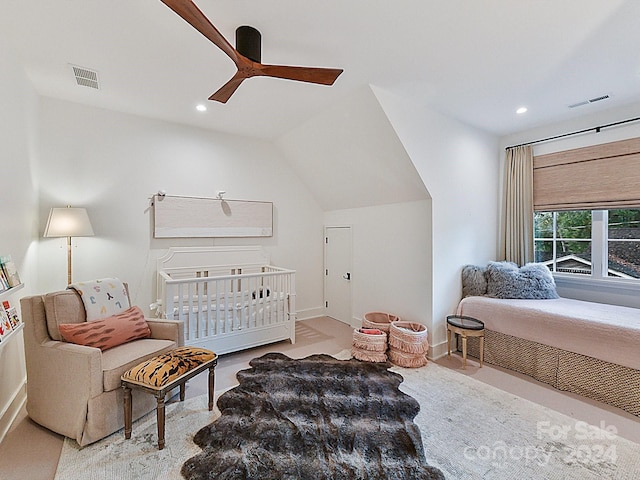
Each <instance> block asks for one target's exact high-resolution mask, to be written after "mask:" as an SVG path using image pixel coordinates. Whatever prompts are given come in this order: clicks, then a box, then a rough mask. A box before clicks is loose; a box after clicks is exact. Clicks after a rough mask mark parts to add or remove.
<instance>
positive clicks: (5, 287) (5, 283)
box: [0, 267, 9, 292]
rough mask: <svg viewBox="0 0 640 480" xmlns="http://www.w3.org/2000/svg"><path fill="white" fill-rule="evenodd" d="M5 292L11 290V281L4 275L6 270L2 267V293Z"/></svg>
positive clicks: (0, 289)
mask: <svg viewBox="0 0 640 480" xmlns="http://www.w3.org/2000/svg"><path fill="white" fill-rule="evenodd" d="M5 290H9V280H8V279H7V275H6V274H5V273H4V268H1V267H0V292H4V291H5Z"/></svg>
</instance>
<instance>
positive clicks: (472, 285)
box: [462, 265, 487, 298]
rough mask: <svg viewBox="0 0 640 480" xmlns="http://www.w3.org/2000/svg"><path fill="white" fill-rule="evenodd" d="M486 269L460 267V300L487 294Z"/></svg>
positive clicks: (471, 266)
mask: <svg viewBox="0 0 640 480" xmlns="http://www.w3.org/2000/svg"><path fill="white" fill-rule="evenodd" d="M486 272H487V268H486V267H479V266H477V265H465V266H464V267H462V298H464V297H470V296H482V295H486V294H487V277H486Z"/></svg>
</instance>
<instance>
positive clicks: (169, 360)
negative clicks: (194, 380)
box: [122, 347, 216, 387]
mask: <svg viewBox="0 0 640 480" xmlns="http://www.w3.org/2000/svg"><path fill="white" fill-rule="evenodd" d="M214 358H216V354H215V353H213V352H212V351H211V350H207V349H204V348H196V347H179V348H176V349H174V350H171V351H170V352H167V353H163V354H162V355H158V356H157V357H154V358H152V359H150V360H147V361H146V362H142V363H140V364H138V365H136V366H135V367H133V368H131V369H130V370H128V371H126V372H125V373H124V375H122V379H123V380H129V381H134V382H136V383H140V384H143V385H148V386H151V387H163V386H165V385H167V384H169V383H171V382H172V381H174V380H175V379H176V378H178V377H180V376H182V375H184V374H185V373H187V372H190V371H191V370H193V369H194V368H196V367H198V366H200V365H202V364H203V363H205V362H208V361H209V360H212V359H214Z"/></svg>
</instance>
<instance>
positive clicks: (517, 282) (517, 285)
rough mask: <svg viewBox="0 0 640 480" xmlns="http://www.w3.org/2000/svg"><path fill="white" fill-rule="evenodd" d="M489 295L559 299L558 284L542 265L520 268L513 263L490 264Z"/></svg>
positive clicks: (534, 264) (529, 264)
mask: <svg viewBox="0 0 640 480" xmlns="http://www.w3.org/2000/svg"><path fill="white" fill-rule="evenodd" d="M487 295H488V296H490V297H495V298H519V299H550V298H559V296H558V292H557V291H556V282H555V281H554V280H553V276H552V275H551V272H550V271H549V269H548V268H547V267H546V266H545V265H544V264H542V263H527V264H526V265H524V266H523V267H521V268H518V266H517V265H516V264H515V263H511V262H489V265H487Z"/></svg>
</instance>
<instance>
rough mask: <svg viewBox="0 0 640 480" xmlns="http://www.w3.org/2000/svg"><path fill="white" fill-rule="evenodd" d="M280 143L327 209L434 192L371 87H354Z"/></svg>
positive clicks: (403, 199) (415, 197)
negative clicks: (346, 94)
mask: <svg viewBox="0 0 640 480" xmlns="http://www.w3.org/2000/svg"><path fill="white" fill-rule="evenodd" d="M276 145H277V146H278V148H280V149H281V150H282V152H283V154H284V155H285V156H286V158H287V161H288V162H289V163H290V164H291V165H292V167H293V168H294V170H295V171H296V173H297V174H298V176H299V177H300V178H302V180H303V181H304V182H305V184H306V185H307V186H308V187H309V189H310V190H311V191H312V192H313V194H314V196H315V198H316V199H317V200H318V203H319V204H320V206H321V207H322V209H323V210H324V211H332V210H344V209H347V208H358V207H368V206H371V205H385V204H388V203H399V202H411V201H416V200H424V199H426V198H428V197H429V196H428V194H427V191H426V189H425V187H424V184H423V183H422V180H421V179H420V176H419V175H418V173H417V172H416V168H415V166H414V165H413V163H411V159H410V158H409V156H408V155H407V152H406V151H405V149H404V147H403V146H402V143H401V142H400V140H399V139H398V136H397V135H396V133H395V132H394V131H393V127H392V126H391V124H390V123H389V119H388V118H387V116H386V115H385V113H384V110H382V108H381V107H380V103H379V102H378V100H377V98H376V97H375V95H374V94H373V92H372V91H371V89H370V88H369V87H366V88H363V89H361V90H357V91H354V92H351V94H350V95H349V96H348V97H347V98H344V99H342V100H341V101H340V102H339V103H338V104H336V105H332V106H330V107H329V108H327V109H326V110H324V111H323V112H320V113H319V114H318V115H316V116H314V117H313V118H311V119H309V120H307V121H306V122H304V123H303V124H301V125H299V126H298V127H297V128H295V129H293V130H291V131H289V132H287V133H286V134H285V135H283V136H282V137H280V138H279V139H278V140H277V141H276Z"/></svg>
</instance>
